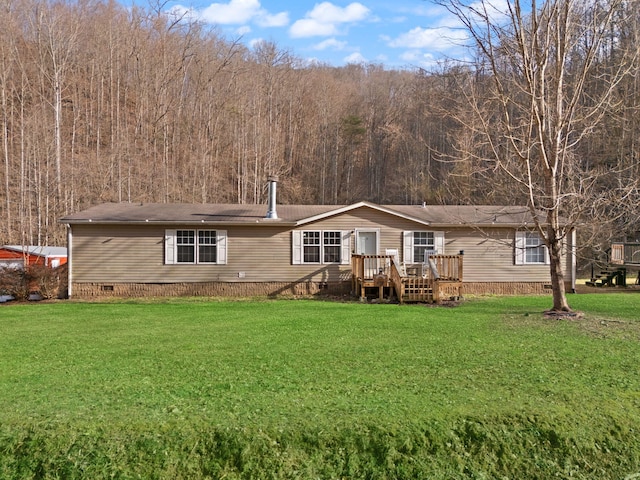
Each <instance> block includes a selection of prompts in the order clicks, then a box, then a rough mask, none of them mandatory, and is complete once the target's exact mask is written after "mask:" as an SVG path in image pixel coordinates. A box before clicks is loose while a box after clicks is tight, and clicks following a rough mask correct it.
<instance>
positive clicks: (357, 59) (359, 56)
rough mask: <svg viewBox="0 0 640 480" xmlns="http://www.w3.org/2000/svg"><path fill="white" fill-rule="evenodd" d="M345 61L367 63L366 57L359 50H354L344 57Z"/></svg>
mask: <svg viewBox="0 0 640 480" xmlns="http://www.w3.org/2000/svg"><path fill="white" fill-rule="evenodd" d="M344 62H345V63H367V59H366V58H364V57H363V56H362V54H361V53H360V52H354V53H352V54H351V55H348V56H346V57H345V58H344Z"/></svg>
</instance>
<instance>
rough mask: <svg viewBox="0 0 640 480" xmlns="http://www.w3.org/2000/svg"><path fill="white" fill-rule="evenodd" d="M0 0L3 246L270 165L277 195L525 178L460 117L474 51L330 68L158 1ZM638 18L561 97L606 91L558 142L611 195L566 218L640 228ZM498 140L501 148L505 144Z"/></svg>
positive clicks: (474, 87) (404, 195)
mask: <svg viewBox="0 0 640 480" xmlns="http://www.w3.org/2000/svg"><path fill="white" fill-rule="evenodd" d="M0 8H1V11H0V17H1V19H2V22H1V24H2V25H3V28H2V29H0V140H1V146H0V151H1V155H0V179H1V182H2V183H1V185H2V186H1V187H0V213H1V216H2V219H3V222H2V223H0V241H1V242H2V243H3V244H7V243H10V244H41V245H46V244H50V245H51V244H64V243H65V238H64V236H65V230H64V227H63V226H61V225H59V224H58V222H57V219H58V218H60V217H61V216H63V215H65V214H67V213H70V212H75V211H78V210H80V209H82V208H85V207H88V206H90V205H93V204H96V203H100V202H122V201H124V202H188V203H192V202H193V203H262V202H264V201H265V198H266V193H267V192H266V178H267V176H268V175H270V174H277V175H278V176H279V178H280V182H281V183H280V188H279V201H280V202H283V203H319V204H345V203H351V202H355V201H359V200H370V201H373V202H378V203H388V204H393V203H403V204H404V203H422V202H428V203H467V204H471V203H475V204H503V203H506V204H512V203H520V202H522V203H525V202H526V200H527V195H528V192H527V191H526V189H523V190H522V191H514V189H513V188H511V187H508V186H507V185H508V183H507V182H506V181H503V180H506V177H505V175H508V172H503V171H500V170H499V169H494V168H493V167H492V166H491V165H490V164H489V163H487V162H484V161H483V160H482V158H484V154H483V153H482V151H483V149H486V148H487V143H486V142H485V141H479V139H478V136H477V135H476V133H475V132H474V129H473V128H469V125H465V123H464V122H461V121H460V119H462V118H471V116H466V113H465V112H467V109H469V108H470V107H469V104H468V102H465V101H464V96H463V95H461V94H460V92H461V90H460V88H462V91H467V92H471V91H473V92H474V94H475V95H482V94H483V92H484V93H486V94H487V95H492V94H493V93H495V91H494V90H493V88H494V87H493V86H492V83H491V76H492V73H491V69H483V68H478V67H481V66H482V61H483V60H479V62H478V63H477V64H475V65H468V64H463V63H459V62H456V63H454V62H452V63H449V64H443V65H441V66H440V67H438V68H437V69H434V70H433V71H424V70H420V69H405V70H387V69H385V68H384V67H383V66H380V65H348V66H346V67H340V68H336V67H331V66H327V65H309V64H305V63H304V62H303V61H302V60H301V59H299V58H297V57H296V56H294V55H292V54H291V53H290V52H289V51H287V50H286V49H283V48H281V47H280V46H278V45H276V44H273V43H269V42H265V43H262V44H260V45H258V46H257V47H255V48H253V49H251V50H249V49H247V48H246V47H245V46H243V45H241V44H240V43H237V42H234V41H231V40H228V39H225V38H223V37H222V36H221V35H220V34H219V33H218V32H216V31H215V29H211V28H210V27H205V26H204V25H200V24H198V23H197V22H194V21H190V20H189V19H187V18H183V19H179V18H174V17H171V16H168V15H166V14H165V13H163V12H162V11H161V9H160V8H158V7H156V8H154V7H152V6H150V7H147V8H143V7H135V8H132V9H131V8H124V7H123V6H121V5H120V4H118V3H116V2H113V1H90V0H89V1H79V2H55V1H53V2H51V1H35V0H6V1H4V2H3V4H2V6H1V7H0ZM638 18H640V15H638V1H637V0H630V1H628V2H620V5H619V6H618V11H617V12H616V19H617V20H616V22H613V23H612V29H611V31H610V32H609V33H608V35H606V36H605V41H604V42H603V44H602V46H601V47H600V54H599V55H598V57H597V60H598V61H597V62H595V63H594V65H592V66H591V67H590V68H591V70H590V71H589V74H588V75H587V76H586V77H585V82H586V84H585V85H584V86H583V87H584V94H582V95H580V96H578V98H576V99H575V101H577V102H581V103H583V104H584V106H585V108H586V107H588V106H589V104H590V102H594V101H597V99H598V98H599V94H598V92H599V91H600V90H601V89H603V88H613V91H612V92H611V98H610V100H609V101H608V103H607V105H606V108H604V109H601V110H600V111H599V115H601V116H602V117H603V118H602V121H599V122H594V121H593V118H584V119H578V121H582V122H583V127H585V128H586V129H590V132H589V133H590V135H588V136H585V138H584V139H583V141H581V142H580V143H579V144H577V145H576V149H575V150H573V151H572V154H573V155H578V156H579V158H580V176H581V178H580V179H574V180H579V181H578V185H577V187H576V188H582V187H584V188H587V187H589V188H595V189H598V191H599V192H600V193H602V192H603V191H604V192H608V198H609V199H610V201H609V202H608V203H607V202H605V204H604V205H603V204H602V200H601V199H602V198H603V197H602V195H600V196H598V199H599V200H598V202H596V201H595V200H594V206H593V212H592V215H591V217H590V218H589V215H587V216H586V217H583V218H581V219H579V221H580V222H581V223H582V225H583V230H584V231H585V232H587V234H591V233H594V232H595V230H594V229H595V227H594V225H596V222H594V220H595V219H596V217H598V216H602V215H603V214H606V215H608V216H609V217H610V218H612V219H615V223H616V229H615V232H614V233H616V234H618V235H625V234H628V233H631V232H633V231H635V230H637V229H639V228H640V225H639V223H640V222H639V217H638V211H637V208H638V207H637V205H638V190H637V185H636V188H635V190H634V188H633V186H632V184H633V183H634V182H637V179H638V177H639V176H640V112H639V106H640V105H639V103H640V78H639V76H638V69H637V64H635V63H633V62H632V61H631V60H629V61H628V60H627V55H629V52H633V51H635V52H636V53H637V51H638V49H639V48H640V39H639V38H638V35H639V32H638V29H639V25H638ZM501 41H504V42H506V41H508V39H505V38H502V39H501ZM514 41H515V40H514ZM583 41H584V42H586V43H588V42H589V38H584V39H583ZM586 43H585V44H583V45H573V46H572V48H575V51H574V52H572V54H575V55H580V54H581V53H580V49H581V48H587V47H588V45H586ZM479 58H480V56H479ZM619 65H626V67H625V69H624V70H623V71H618V70H616V69H619ZM506 67H507V66H506V65H505V68H506ZM614 71H616V72H617V73H620V74H621V75H620V76H619V79H617V81H616V83H615V85H611V84H610V82H607V78H608V77H610V76H611V75H613V73H614ZM567 81H571V78H570V75H569V77H568V80H567ZM487 100H489V99H488V98H487ZM585 111H586V110H585ZM500 148H503V150H502V151H501V154H502V155H504V156H505V158H508V157H509V156H512V155H516V153H517V152H514V151H513V150H512V149H510V148H509V145H507V143H504V142H503V143H502V144H501V147H500ZM487 171H490V172H491V175H490V176H489V177H487V175H486V173H487ZM566 174H567V175H571V174H572V172H566ZM596 177H597V178H598V181H597V182H591V180H590V179H592V178H596ZM580 182H583V183H582V186H581V185H580ZM630 185H631V187H630ZM594 199H595V197H594ZM634 205H635V210H634V209H633V208H632V207H633V206H634ZM608 234H610V235H612V234H611V232H609V233H608ZM594 238H595V240H596V241H594V242H593V245H597V244H598V242H600V244H603V243H604V242H605V241H607V240H608V237H607V235H605V234H604V233H603V232H597V234H596V235H594Z"/></svg>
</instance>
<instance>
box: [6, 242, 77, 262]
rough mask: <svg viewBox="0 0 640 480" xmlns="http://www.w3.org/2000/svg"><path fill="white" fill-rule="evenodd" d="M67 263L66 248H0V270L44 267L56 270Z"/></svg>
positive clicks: (7, 246) (17, 246)
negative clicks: (33, 266) (35, 266)
mask: <svg viewBox="0 0 640 480" xmlns="http://www.w3.org/2000/svg"><path fill="white" fill-rule="evenodd" d="M65 263H67V249H66V247H41V246H21V245H4V246H2V247H0V268H2V267H4V268H24V267H25V266H30V265H44V266H47V267H50V268H57V267H59V266H60V265H64V264H65Z"/></svg>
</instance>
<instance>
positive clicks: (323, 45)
mask: <svg viewBox="0 0 640 480" xmlns="http://www.w3.org/2000/svg"><path fill="white" fill-rule="evenodd" d="M346 46H347V42H343V41H340V40H336V39H335V38H329V39H327V40H324V41H322V42H320V43H317V44H316V45H314V46H313V49H314V50H344V49H345V48H346Z"/></svg>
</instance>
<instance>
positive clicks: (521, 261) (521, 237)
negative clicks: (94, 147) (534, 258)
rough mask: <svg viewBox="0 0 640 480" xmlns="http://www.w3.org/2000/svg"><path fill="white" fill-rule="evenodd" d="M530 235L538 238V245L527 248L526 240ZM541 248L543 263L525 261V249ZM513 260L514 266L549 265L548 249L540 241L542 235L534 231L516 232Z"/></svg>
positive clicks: (541, 240)
mask: <svg viewBox="0 0 640 480" xmlns="http://www.w3.org/2000/svg"><path fill="white" fill-rule="evenodd" d="M531 235H536V236H537V237H538V245H537V246H536V247H530V246H527V238H528V237H530V236H531ZM531 248H542V249H543V250H544V261H542V262H530V261H527V249H531ZM514 258H515V262H514V263H515V264H516V265H549V263H550V260H549V249H548V248H547V245H546V244H545V243H544V241H543V239H542V235H540V233H539V232H536V231H534V230H517V231H516V234H515V242H514Z"/></svg>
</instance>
